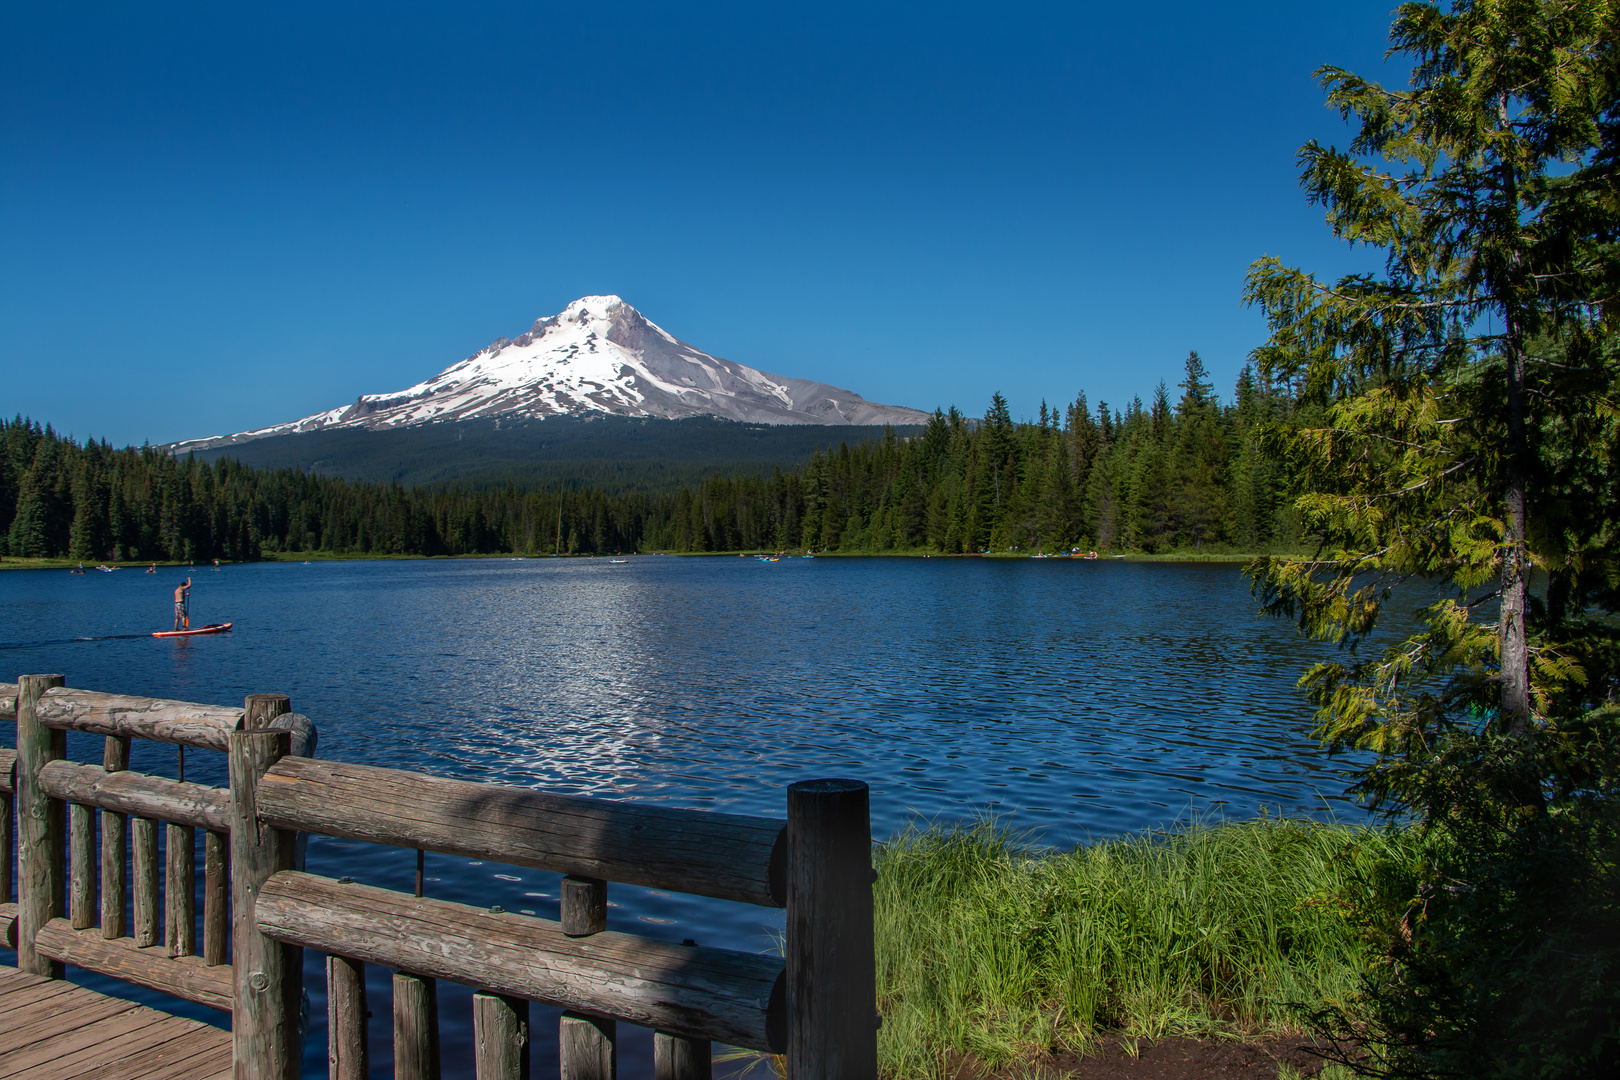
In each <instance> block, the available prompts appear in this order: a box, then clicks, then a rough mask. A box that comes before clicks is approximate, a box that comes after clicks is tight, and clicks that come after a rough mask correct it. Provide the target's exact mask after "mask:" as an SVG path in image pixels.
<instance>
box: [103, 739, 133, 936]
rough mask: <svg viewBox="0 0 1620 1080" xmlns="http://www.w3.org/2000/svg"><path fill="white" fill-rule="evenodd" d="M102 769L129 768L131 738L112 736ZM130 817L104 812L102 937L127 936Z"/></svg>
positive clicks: (104, 755) (105, 748) (121, 769)
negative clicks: (125, 922) (126, 913)
mask: <svg viewBox="0 0 1620 1080" xmlns="http://www.w3.org/2000/svg"><path fill="white" fill-rule="evenodd" d="M101 767H102V768H103V769H106V770H107V771H108V772H124V771H125V770H126V769H128V768H129V737H128V736H127V735H126V736H117V735H109V736H108V737H107V742H106V744H105V745H104V746H103V747H102V751H101ZM128 837H129V815H128V814H120V813H118V812H116V811H114V810H103V811H102V812H101V936H102V937H104V938H106V939H108V940H112V939H113V938H121V937H123V936H124V901H125V900H126V899H128V897H129V892H128V883H127V878H128V871H127V870H126V867H125V859H126V858H127V856H128V853H129V840H128Z"/></svg>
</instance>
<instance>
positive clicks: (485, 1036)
mask: <svg viewBox="0 0 1620 1080" xmlns="http://www.w3.org/2000/svg"><path fill="white" fill-rule="evenodd" d="M473 1055H474V1060H473V1075H474V1076H475V1077H476V1078H477V1080H529V1003H528V1002H527V1001H524V1000H523V999H522V998H510V997H502V996H501V995H500V994H488V993H484V992H483V991H479V992H478V993H476V994H474V995H473ZM334 1080H335V1078H334Z"/></svg>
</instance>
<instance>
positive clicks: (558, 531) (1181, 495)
mask: <svg viewBox="0 0 1620 1080" xmlns="http://www.w3.org/2000/svg"><path fill="white" fill-rule="evenodd" d="M1179 389H1180V395H1179V397H1177V398H1176V399H1175V400H1173V401H1172V399H1171V395H1170V393H1169V391H1168V390H1167V389H1166V387H1165V386H1164V385H1163V384H1162V383H1161V384H1160V385H1159V387H1158V389H1157V391H1156V392H1155V393H1154V395H1153V397H1152V400H1151V401H1150V402H1148V403H1146V404H1144V403H1143V402H1142V401H1141V399H1140V398H1138V399H1136V400H1134V401H1132V402H1131V403H1130V404H1129V405H1127V406H1126V407H1125V408H1124V409H1114V408H1110V407H1109V406H1108V405H1107V404H1106V403H1101V404H1099V405H1098V407H1097V409H1096V411H1095V412H1093V411H1092V410H1091V408H1090V407H1089V406H1088V404H1087V401H1086V398H1085V395H1084V394H1081V395H1080V396H1079V397H1078V398H1077V399H1076V400H1075V401H1074V402H1073V403H1072V404H1070V405H1069V406H1068V407H1067V408H1066V409H1064V410H1062V411H1061V412H1060V411H1059V410H1056V409H1048V408H1047V406H1046V404H1045V403H1044V402H1043V403H1042V404H1041V408H1040V413H1039V415H1038V417H1037V418H1036V419H1034V420H1032V421H1023V422H1014V421H1013V420H1012V418H1011V417H1010V416H1009V415H1008V411H1007V404H1006V402H1005V400H1004V399H1003V398H1002V397H1001V395H999V394H997V395H996V396H995V397H994V398H993V399H992V401H991V405H990V408H989V410H988V411H987V412H986V414H985V416H984V417H983V419H982V420H981V419H974V420H970V419H968V418H967V417H965V416H963V415H962V414H961V413H959V412H958V411H957V410H956V409H952V410H951V411H950V412H949V413H936V414H935V415H934V417H933V419H932V421H931V422H930V423H929V424H928V425H927V426H926V427H925V428H924V429H923V430H922V432H921V433H920V434H918V435H915V436H912V437H909V438H899V437H897V436H895V435H894V434H893V433H892V432H890V433H888V434H886V435H885V436H884V437H882V438H878V439H868V440H865V441H862V442H860V443H857V444H856V445H854V446H850V445H847V444H841V445H839V446H838V447H837V448H836V449H835V450H827V451H825V452H823V451H818V452H817V453H816V454H815V455H814V456H813V457H812V458H811V460H810V461H809V463H808V464H806V465H805V466H804V467H802V468H799V469H795V470H792V471H789V472H783V471H782V470H781V469H776V470H773V471H772V473H771V474H770V475H769V476H759V475H743V476H725V475H715V476H713V477H711V478H709V479H707V480H705V481H704V482H702V483H701V484H699V485H697V486H696V487H689V488H685V489H682V490H681V491H680V492H679V493H677V494H642V493H635V492H629V493H624V494H620V495H613V496H610V495H608V494H605V493H603V492H601V491H597V490H590V489H577V490H575V489H568V488H566V487H553V488H551V489H550V490H525V489H523V488H520V487H519V486H517V485H515V484H514V485H508V486H505V487H489V488H466V487H456V486H436V487H417V488H409V489H407V488H404V487H402V486H400V485H398V484H378V483H351V482H348V481H345V480H342V479H336V478H331V477H324V476H318V475H312V474H307V473H304V472H301V471H297V470H292V469H253V468H249V467H247V466H244V465H241V464H239V463H237V462H234V461H231V460H220V461H217V462H214V463H207V462H202V461H197V460H194V459H191V458H175V457H173V456H171V455H169V454H166V453H164V452H162V451H159V450H155V449H153V448H150V447H143V448H139V449H136V448H127V449H122V450H117V449H113V448H112V447H111V446H110V445H108V444H107V443H106V442H95V441H91V442H87V443H85V444H83V445H81V444H79V443H77V442H75V441H73V440H71V439H67V438H64V437H62V436H60V435H57V434H56V433H55V432H53V431H52V430H51V428H49V427H44V428H41V427H40V425H39V424H38V423H34V422H30V421H28V420H25V419H23V418H20V417H19V418H17V419H15V420H12V421H10V422H5V423H0V556H24V557H40V556H45V557H49V556H66V557H69V558H76V559H83V560H87V561H89V560H96V561H101V560H115V561H123V560H206V559H214V558H219V559H227V560H251V559H256V558H261V557H263V556H264V555H265V554H266V553H275V552H284V551H321V552H332V553H341V554H401V555H460V554H475V553H490V554H493V553H501V552H510V553H516V554H547V553H550V552H552V551H554V550H561V551H563V552H566V553H585V552H591V553H607V552H631V551H674V552H703V551H737V550H757V549H768V550H802V549H811V550H816V551H821V550H828V551H842V552H890V551H931V552H937V553H944V554H951V553H959V552H975V551H991V552H1005V551H1014V552H1030V553H1035V552H1040V551H1046V552H1053V551H1059V550H1066V549H1069V548H1072V547H1075V546H1079V547H1082V548H1096V549H1098V550H1105V551H1144V552H1163V551H1172V550H1202V551H1220V550H1235V551H1244V552H1257V551H1275V550H1287V549H1292V548H1295V547H1297V546H1298V544H1299V541H1300V538H1299V536H1298V534H1297V527H1296V524H1295V519H1294V517H1293V513H1292V510H1291V506H1290V502H1289V499H1288V496H1287V486H1288V476H1287V470H1286V467H1285V463H1284V462H1283V461H1282V460H1281V459H1280V458H1279V457H1278V456H1277V454H1276V452H1275V451H1273V450H1271V449H1269V447H1270V446H1272V445H1273V444H1274V443H1275V442H1276V440H1275V439H1272V438H1268V437H1267V436H1268V432H1274V431H1275V430H1276V429H1277V428H1279V427H1280V426H1292V425H1293V424H1295V423H1297V422H1298V420H1299V417H1297V416H1296V415H1295V414H1296V412H1297V407H1296V403H1295V395H1294V394H1293V393H1292V391H1291V390H1290V388H1287V387H1277V386H1272V385H1269V384H1267V383H1266V382H1265V381H1263V380H1261V379H1259V378H1257V377H1256V376H1255V375H1254V374H1253V373H1252V372H1251V371H1249V370H1248V369H1245V370H1244V372H1243V374H1242V375H1241V376H1240V378H1239V380H1238V384H1237V388H1236V394H1235V395H1234V400H1233V401H1232V402H1231V403H1222V402H1221V401H1220V400H1219V399H1218V398H1217V397H1216V395H1215V394H1214V392H1213V387H1212V386H1211V384H1210V382H1209V379H1208V376H1207V374H1206V373H1205V369H1204V366H1203V364H1202V362H1201V361H1200V360H1199V358H1198V355H1197V354H1196V353H1193V354H1191V355H1190V356H1189V357H1188V358H1187V364H1186V378H1185V379H1184V380H1183V381H1182V382H1181V383H1180V385H1179Z"/></svg>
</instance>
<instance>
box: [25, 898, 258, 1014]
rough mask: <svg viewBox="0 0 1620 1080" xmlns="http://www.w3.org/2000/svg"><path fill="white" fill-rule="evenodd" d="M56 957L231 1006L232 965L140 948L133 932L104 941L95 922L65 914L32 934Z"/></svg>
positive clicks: (203, 1001) (205, 1001)
mask: <svg viewBox="0 0 1620 1080" xmlns="http://www.w3.org/2000/svg"><path fill="white" fill-rule="evenodd" d="M36 944H37V946H38V948H39V951H40V952H41V953H43V954H44V955H46V956H49V957H51V958H52V959H54V960H60V961H63V962H64V963H68V964H72V965H73V966H74V967H79V968H84V969H85V970H86V971H95V972H99V973H100V974H102V975H111V976H112V977H113V978H115V979H123V980H124V981H125V982H131V983H134V984H135V985H137V986H144V987H147V988H148V989H151V990H161V991H163V992H164V993H165V994H173V995H174V996H175V997H177V998H184V999H185V1000H187V1001H195V1002H196V1003H197V1004H199V1005H207V1006H208V1007H209V1008H211V1009H219V1010H221V1011H222V1012H230V1011H231V969H230V968H227V967H209V966H208V965H207V964H205V963H203V960H202V957H200V956H176V957H170V956H169V955H168V950H167V948H166V947H164V946H161V945H150V946H147V947H145V948H141V947H139V946H137V945H136V944H135V941H134V939H133V938H115V939H113V940H111V941H108V940H107V939H106V938H104V937H102V936H101V932H100V931H99V930H96V929H94V928H92V929H89V930H75V929H73V926H72V924H71V923H69V922H68V921H67V920H66V919H52V920H51V921H50V922H49V923H47V924H46V925H45V928H44V929H43V930H41V931H40V932H39V936H38V938H37V939H36Z"/></svg>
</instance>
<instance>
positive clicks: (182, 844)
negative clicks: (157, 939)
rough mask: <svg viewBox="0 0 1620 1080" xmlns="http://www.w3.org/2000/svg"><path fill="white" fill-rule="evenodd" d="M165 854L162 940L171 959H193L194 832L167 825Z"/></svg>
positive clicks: (194, 950)
mask: <svg viewBox="0 0 1620 1080" xmlns="http://www.w3.org/2000/svg"><path fill="white" fill-rule="evenodd" d="M167 850H168V857H169V866H168V872H167V873H166V874H165V875H164V879H163V900H164V906H163V938H164V941H165V942H166V943H167V944H168V947H169V955H170V956H192V955H194V954H195V953H196V951H197V830H195V829H193V828H192V827H191V826H190V825H170V826H169V842H168V845H167Z"/></svg>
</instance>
